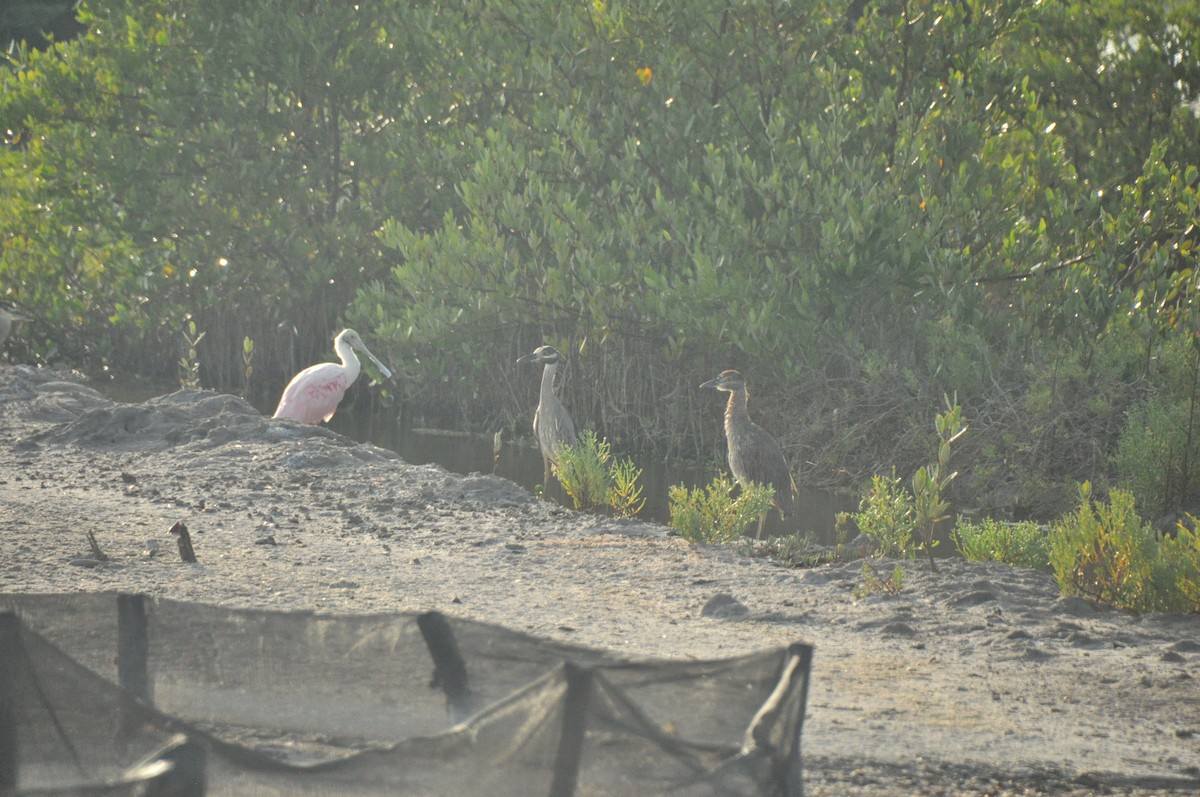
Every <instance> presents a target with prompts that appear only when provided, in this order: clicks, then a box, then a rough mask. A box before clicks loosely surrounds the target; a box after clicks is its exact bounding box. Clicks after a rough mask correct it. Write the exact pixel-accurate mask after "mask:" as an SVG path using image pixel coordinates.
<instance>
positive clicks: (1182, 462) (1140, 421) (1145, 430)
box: [1112, 396, 1200, 512]
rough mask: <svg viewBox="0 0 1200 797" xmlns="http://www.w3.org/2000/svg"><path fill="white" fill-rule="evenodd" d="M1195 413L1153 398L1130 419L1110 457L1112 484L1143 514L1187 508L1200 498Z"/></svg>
mask: <svg viewBox="0 0 1200 797" xmlns="http://www.w3.org/2000/svg"><path fill="white" fill-rule="evenodd" d="M1195 420H1196V419H1195V407H1194V402H1193V401H1192V400H1191V399H1188V400H1182V401H1177V400H1173V399H1172V398H1171V397H1169V396H1154V397H1152V398H1150V399H1148V400H1147V401H1146V402H1144V403H1143V404H1141V405H1140V406H1138V407H1137V408H1135V409H1134V410H1133V411H1131V412H1130V413H1129V420H1128V421H1127V423H1126V424H1125V429H1124V430H1123V431H1122V432H1121V437H1120V439H1119V440H1118V441H1117V448H1116V452H1115V453H1114V454H1113V458H1112V462H1113V470H1114V472H1115V476H1116V478H1117V479H1118V480H1119V482H1120V483H1121V484H1122V485H1124V486H1125V487H1126V488H1127V489H1128V490H1129V491H1130V492H1131V493H1132V494H1133V496H1134V498H1135V499H1136V500H1137V503H1138V505H1139V506H1142V507H1145V508H1146V510H1147V511H1151V512H1162V511H1167V510H1172V509H1176V508H1178V507H1180V506H1185V505H1187V504H1188V503H1190V502H1191V501H1193V500H1195V498H1196V497H1197V494H1198V493H1200V472H1198V471H1197V469H1198V467H1200V457H1198V456H1197V452H1196V450H1195V449H1196V440H1195V435H1194V433H1193V431H1192V430H1193V427H1194V426H1195Z"/></svg>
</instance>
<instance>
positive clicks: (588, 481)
mask: <svg viewBox="0 0 1200 797" xmlns="http://www.w3.org/2000/svg"><path fill="white" fill-rule="evenodd" d="M611 457H612V454H611V453H610V451H609V445H608V441H607V440H600V439H599V438H597V437H596V433H595V432H593V431H592V430H590V429H588V430H586V431H584V432H583V433H582V434H580V435H579V444H578V445H574V446H565V447H563V448H562V449H561V450H560V451H559V452H558V465H557V466H556V468H555V475H556V476H558V481H559V483H560V484H562V488H563V491H564V492H565V493H566V494H567V495H569V496H571V500H572V501H574V502H575V508H576V509H583V510H587V511H589V512H591V511H594V510H595V509H597V508H599V507H602V506H607V505H608V461H609V459H611Z"/></svg>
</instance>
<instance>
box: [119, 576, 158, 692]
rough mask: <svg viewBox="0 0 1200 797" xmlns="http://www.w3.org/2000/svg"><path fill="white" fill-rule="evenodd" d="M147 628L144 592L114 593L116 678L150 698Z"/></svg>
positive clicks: (130, 690) (148, 634)
mask: <svg viewBox="0 0 1200 797" xmlns="http://www.w3.org/2000/svg"><path fill="white" fill-rule="evenodd" d="M149 658H150V632H149V628H148V621H147V618H146V596H145V595H136V594H129V593H125V592H122V593H120V594H118V595H117V682H118V683H119V684H120V685H121V687H122V688H124V689H125V691H126V692H128V693H129V694H131V695H133V696H134V697H136V698H140V699H142V700H145V701H146V702H147V703H150V702H152V699H153V696H152V695H151V694H150V670H149Z"/></svg>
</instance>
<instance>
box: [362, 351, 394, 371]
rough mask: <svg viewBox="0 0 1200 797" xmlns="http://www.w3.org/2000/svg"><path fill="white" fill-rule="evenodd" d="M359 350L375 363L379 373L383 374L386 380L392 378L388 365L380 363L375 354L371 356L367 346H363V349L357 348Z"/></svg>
mask: <svg viewBox="0 0 1200 797" xmlns="http://www.w3.org/2000/svg"><path fill="white" fill-rule="evenodd" d="M357 348H358V349H359V351H361V352H362V353H363V354H365V355H367V358H368V359H370V361H371V362H373V363H375V367H376V368H378V369H379V373H381V374H383V378H384V379H391V378H392V372H391V371H389V370H388V367H387V366H386V365H384V364H383V363H381V362H379V358H378V357H376V356H375V355H374V354H371V352H370V351H368V350H367V347H366V346H361V347H357Z"/></svg>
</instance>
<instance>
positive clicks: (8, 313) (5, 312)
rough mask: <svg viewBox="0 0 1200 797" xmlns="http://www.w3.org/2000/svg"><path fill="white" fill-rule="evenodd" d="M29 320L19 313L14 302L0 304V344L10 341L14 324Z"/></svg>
mask: <svg viewBox="0 0 1200 797" xmlns="http://www.w3.org/2000/svg"><path fill="white" fill-rule="evenodd" d="M28 320H29V319H28V318H26V317H25V316H23V315H21V314H20V313H18V312H17V308H16V307H14V306H13V304H12V302H0V343H3V342H4V341H6V340H8V333H9V332H11V331H12V325H13V322H16V321H28Z"/></svg>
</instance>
